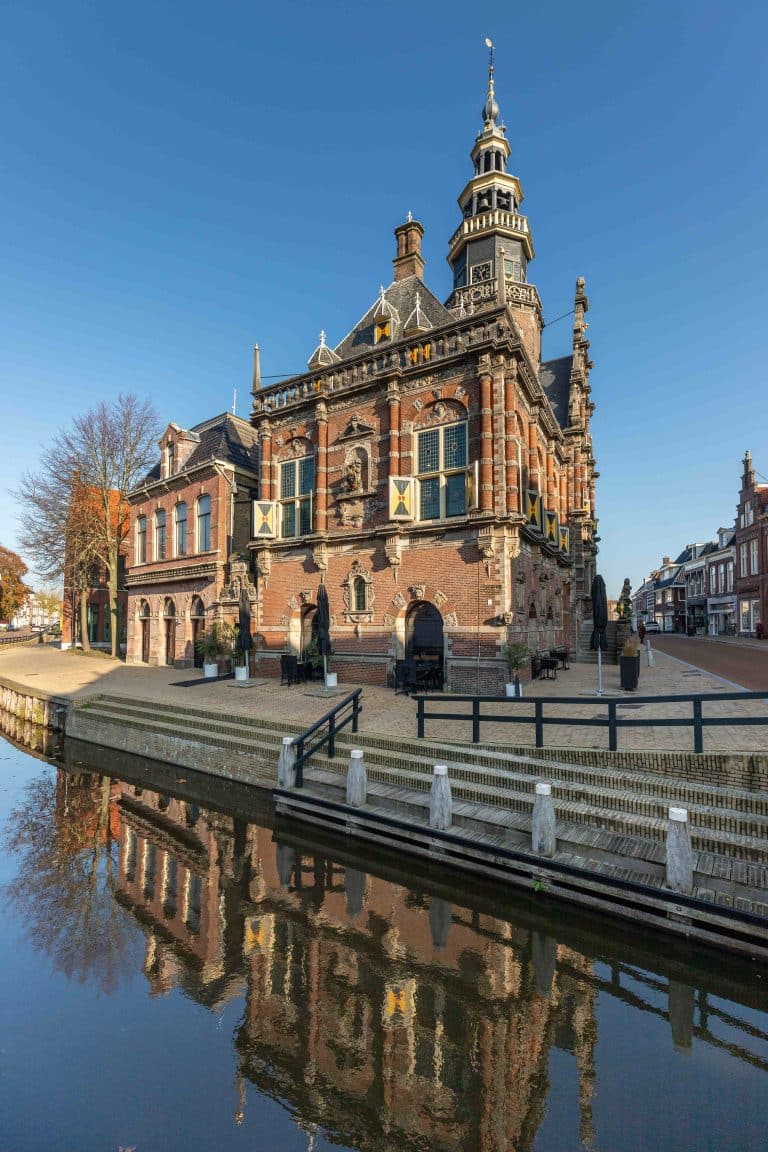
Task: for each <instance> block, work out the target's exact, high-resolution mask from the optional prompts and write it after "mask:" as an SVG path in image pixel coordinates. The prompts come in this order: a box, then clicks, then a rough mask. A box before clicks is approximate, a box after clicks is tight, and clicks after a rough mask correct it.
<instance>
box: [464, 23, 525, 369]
mask: <svg viewBox="0 0 768 1152" xmlns="http://www.w3.org/2000/svg"><path fill="white" fill-rule="evenodd" d="M488 46H489V48H490V61H489V66H488V94H487V96H486V100H485V104H484V106H483V113H482V114H483V128H482V131H481V132H480V133H479V134H478V136H477V138H476V140H475V146H474V148H473V149H472V152H471V153H470V156H471V159H472V164H473V166H474V170H475V174H474V176H473V177H472V179H471V180H470V181H469V183H468V184H467V185H466V187H465V188H464V189H463V191H462V193H461V195H460V196H459V207H460V208H461V213H462V216H463V220H462V222H461V224H460V225H459V227H458V228H457V229H456V231H455V232H454V234H453V236H452V237H451V240H450V244H449V249H448V263H449V264H450V266H451V269H452V271H453V292H452V294H451V296H450V297H449V299H448V300H447V302H446V303H447V306H448V307H449V308H450V309H452V310H458V311H459V312H460V313H462V314H463V313H465V312H470V311H476V310H478V309H479V308H482V307H484V306H486V305H496V304H498V303H499V302H505V303H507V304H508V305H509V306H510V307H511V308H512V310H513V312H514V313H516V319H517V320H518V326H519V327H520V330H521V335H522V336H523V338H524V340H525V344H526V347H527V349H528V352H529V353H530V354H531V356H532V359H533V361H534V363H535V364H538V362H539V359H540V351H541V328H542V326H543V319H542V313H541V301H540V300H539V294H538V292H537V291H536V288H535V287H534V286H533V285H532V284H529V283H528V264H529V262H530V261H531V260H532V259H533V255H534V252H533V240H532V239H531V231H530V228H529V226H528V220H527V218H526V217H525V216H523V215H522V214H521V212H520V204H521V203H522V199H523V190H522V187H521V186H520V181H519V180H518V178H517V176H513V175H511V173H509V172H508V171H507V161H508V160H509V156H510V152H511V149H510V146H509V141H508V140H507V135H506V129H505V127H504V124H503V122H501V123H499V105H498V103H497V102H496V94H495V91H494V68H493V47H492V45H491V44H490V42H488Z"/></svg>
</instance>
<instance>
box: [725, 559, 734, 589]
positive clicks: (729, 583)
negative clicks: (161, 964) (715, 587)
mask: <svg viewBox="0 0 768 1152" xmlns="http://www.w3.org/2000/svg"><path fill="white" fill-rule="evenodd" d="M725 590H726V592H733V560H729V561H728V578H727V581H726V586H725Z"/></svg>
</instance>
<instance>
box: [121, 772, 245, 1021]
mask: <svg viewBox="0 0 768 1152" xmlns="http://www.w3.org/2000/svg"><path fill="white" fill-rule="evenodd" d="M120 812H121V825H120V851H119V877H118V898H119V899H120V900H121V902H122V903H123V904H125V905H127V906H129V907H130V908H131V910H132V911H133V913H134V915H136V917H137V918H138V919H139V920H140V921H141V923H142V924H143V925H144V927H145V929H146V932H147V950H146V956H145V962H144V972H145V975H146V976H147V979H148V981H149V984H150V987H151V989H152V991H153V993H155V994H161V993H164V992H168V991H170V990H171V988H173V987H175V986H177V985H183V986H184V987H185V988H186V989H187V990H188V991H190V992H192V993H193V994H194V995H195V997H196V998H197V999H200V1000H202V1001H204V1002H207V1003H217V1004H221V1003H226V1001H227V1000H229V999H230V998H231V996H233V995H234V994H236V992H238V991H240V990H241V988H242V976H241V974H242V959H241V958H242V937H243V919H242V911H241V905H242V895H241V892H240V890H239V879H240V878H239V877H238V875H237V869H236V867H235V859H234V858H235V851H236V848H237V846H238V844H242V843H243V840H244V834H245V833H244V830H245V825H243V824H241V823H239V822H238V821H237V820H235V819H233V818H232V817H230V816H223V815H221V814H219V813H216V812H209V811H205V812H203V811H201V809H200V807H199V806H198V805H197V804H196V803H194V802H192V801H185V800H180V799H177V798H175V797H172V796H169V795H167V794H165V793H162V792H152V791H149V790H147V789H144V788H141V787H139V786H137V785H132V784H123V785H122V788H121V795H120ZM239 855H240V857H241V858H242V850H241V851H240V853H239Z"/></svg>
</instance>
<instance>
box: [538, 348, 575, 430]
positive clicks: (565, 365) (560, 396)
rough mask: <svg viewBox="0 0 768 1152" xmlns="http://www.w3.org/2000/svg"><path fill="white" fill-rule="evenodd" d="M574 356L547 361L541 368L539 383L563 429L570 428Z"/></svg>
mask: <svg viewBox="0 0 768 1152" xmlns="http://www.w3.org/2000/svg"><path fill="white" fill-rule="evenodd" d="M572 368H573V356H560V357H558V359H556V360H545V361H544V363H543V364H542V365H541V367H540V368H539V383H540V384H541V386H542V388H543V389H544V391H545V393H546V395H547V399H548V400H549V403H550V404H551V406H552V411H553V412H554V414H555V419H556V420H557V422H558V424H559V425H560V427H561V428H567V427H568V399H569V396H570V389H571V370H572Z"/></svg>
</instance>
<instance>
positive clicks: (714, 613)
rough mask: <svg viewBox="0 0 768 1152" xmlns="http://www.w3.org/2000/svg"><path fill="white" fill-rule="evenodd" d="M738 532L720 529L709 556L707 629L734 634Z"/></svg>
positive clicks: (713, 631)
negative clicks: (736, 540) (736, 543)
mask: <svg viewBox="0 0 768 1152" xmlns="http://www.w3.org/2000/svg"><path fill="white" fill-rule="evenodd" d="M735 537H736V533H735V531H734V529H733V528H718V530H717V544H716V546H715V547H714V548H713V549H712V551H711V552H710V553H709V554H708V556H707V632H708V634H709V635H710V636H733V635H734V634H735V632H736V620H737V602H736V590H735V568H736V546H735V543H734V541H735Z"/></svg>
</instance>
